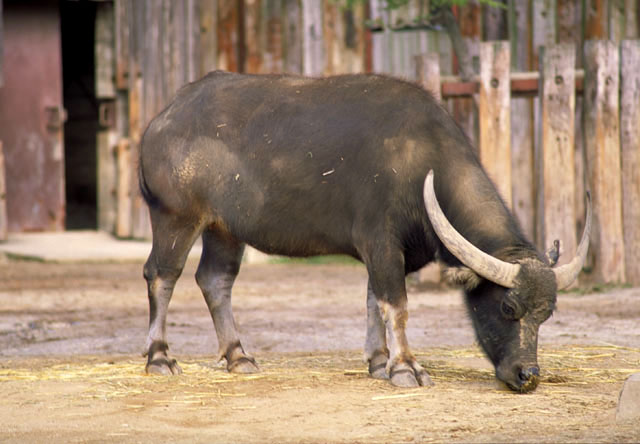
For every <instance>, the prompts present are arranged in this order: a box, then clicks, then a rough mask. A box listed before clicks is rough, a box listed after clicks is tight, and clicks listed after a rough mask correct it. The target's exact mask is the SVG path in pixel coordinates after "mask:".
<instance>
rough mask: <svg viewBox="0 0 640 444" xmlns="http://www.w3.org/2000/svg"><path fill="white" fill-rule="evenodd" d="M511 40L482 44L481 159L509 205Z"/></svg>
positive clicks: (479, 101)
mask: <svg viewBox="0 0 640 444" xmlns="http://www.w3.org/2000/svg"><path fill="white" fill-rule="evenodd" d="M509 66H510V56H509V42H504V41H501V42H486V43H482V44H480V92H479V94H478V114H479V123H480V146H479V153H480V160H481V162H482V164H483V165H484V167H485V169H486V170H487V172H488V173H489V177H491V179H492V180H493V181H494V183H495V184H496V186H497V188H498V191H499V192H500V195H501V196H502V198H503V199H504V201H505V203H506V204H507V206H508V207H510V208H511V207H512V192H511V182H512V181H511V106H510V99H511V85H510V76H509Z"/></svg>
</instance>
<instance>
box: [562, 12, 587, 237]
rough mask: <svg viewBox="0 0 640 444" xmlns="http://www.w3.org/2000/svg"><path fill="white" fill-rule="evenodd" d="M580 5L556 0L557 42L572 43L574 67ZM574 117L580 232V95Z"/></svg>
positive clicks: (579, 48) (583, 183) (582, 176)
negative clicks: (574, 49)
mask: <svg viewBox="0 0 640 444" xmlns="http://www.w3.org/2000/svg"><path fill="white" fill-rule="evenodd" d="M582 7H583V2H577V1H575V0H557V41H558V43H572V44H573V45H574V47H575V48H576V66H575V67H576V68H582V57H583V51H582V46H583V44H584V41H583V35H582V32H578V31H579V30H581V29H582V28H583V24H582ZM575 100H576V106H575V108H576V112H575V115H576V118H575V119H574V122H575V132H574V137H575V155H574V163H575V178H576V182H575V190H576V197H575V199H574V201H575V217H576V219H575V220H576V230H575V231H576V233H581V232H582V228H583V227H584V216H585V207H584V205H585V199H584V196H585V192H586V175H585V168H586V166H585V155H584V137H583V131H582V103H583V102H582V95H578V96H576V99H575Z"/></svg>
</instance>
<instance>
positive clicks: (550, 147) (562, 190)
mask: <svg viewBox="0 0 640 444" xmlns="http://www.w3.org/2000/svg"><path fill="white" fill-rule="evenodd" d="M540 55H541V60H540V100H541V103H540V112H541V113H542V116H541V118H540V122H541V126H542V128H541V131H542V134H541V136H540V141H541V149H540V151H539V154H540V156H541V158H540V160H539V161H538V162H537V163H538V165H539V166H540V171H539V172H538V175H537V177H538V178H539V180H540V182H539V184H538V187H537V188H538V199H541V200H542V202H541V203H540V205H538V207H539V208H541V209H542V212H541V213H540V214H538V225H537V226H538V236H537V239H538V247H539V248H541V249H543V248H547V247H550V246H551V245H552V243H553V241H554V240H555V239H559V240H560V241H561V245H562V250H561V255H560V260H559V264H564V263H567V262H568V261H570V260H571V259H573V257H574V256H575V253H576V247H577V243H576V229H575V222H574V221H575V211H574V210H575V203H574V200H575V177H574V175H575V174H574V173H575V169H574V130H575V124H574V116H575V68H574V66H575V47H574V45H573V44H562V45H554V46H549V47H544V48H542V50H541V52H540Z"/></svg>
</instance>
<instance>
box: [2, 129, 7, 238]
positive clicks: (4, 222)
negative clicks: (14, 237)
mask: <svg viewBox="0 0 640 444" xmlns="http://www.w3.org/2000/svg"><path fill="white" fill-rule="evenodd" d="M4 177H5V176H4V154H3V151H2V141H0V241H6V240H7V231H8V227H9V223H8V220H7V184H6V183H5V179H4Z"/></svg>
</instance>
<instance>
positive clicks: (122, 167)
mask: <svg viewBox="0 0 640 444" xmlns="http://www.w3.org/2000/svg"><path fill="white" fill-rule="evenodd" d="M130 148H131V144H130V142H129V140H128V139H121V140H120V141H119V142H118V145H117V159H118V161H117V163H118V184H117V193H116V194H117V201H118V213H117V218H116V229H115V234H116V236H118V237H129V236H131V233H132V225H131V223H132V221H131V219H132V218H131V216H132V196H131V170H132V164H131V163H132V162H131V149H130Z"/></svg>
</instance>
